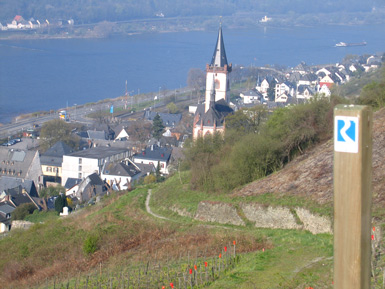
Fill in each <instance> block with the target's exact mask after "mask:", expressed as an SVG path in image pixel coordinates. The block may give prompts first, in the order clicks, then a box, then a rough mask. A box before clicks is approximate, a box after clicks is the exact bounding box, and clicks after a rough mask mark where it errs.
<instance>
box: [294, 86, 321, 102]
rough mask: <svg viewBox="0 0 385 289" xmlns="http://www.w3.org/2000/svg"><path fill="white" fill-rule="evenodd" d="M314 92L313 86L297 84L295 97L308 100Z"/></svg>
mask: <svg viewBox="0 0 385 289" xmlns="http://www.w3.org/2000/svg"><path fill="white" fill-rule="evenodd" d="M315 94H316V91H315V89H314V88H312V87H311V86H310V85H299V86H298V88H297V95H296V97H297V98H298V99H306V100H309V99H310V98H312V97H313V96H314V95H315Z"/></svg>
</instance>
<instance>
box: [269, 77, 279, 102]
mask: <svg viewBox="0 0 385 289" xmlns="http://www.w3.org/2000/svg"><path fill="white" fill-rule="evenodd" d="M276 84H277V82H276V81H275V79H273V80H272V81H271V82H270V83H269V88H268V89H267V97H268V98H269V100H270V101H274V100H275V85H276Z"/></svg>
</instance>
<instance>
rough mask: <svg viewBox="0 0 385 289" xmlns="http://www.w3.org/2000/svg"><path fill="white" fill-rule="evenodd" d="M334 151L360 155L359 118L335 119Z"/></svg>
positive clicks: (343, 117) (337, 117) (342, 117)
mask: <svg viewBox="0 0 385 289" xmlns="http://www.w3.org/2000/svg"><path fill="white" fill-rule="evenodd" d="M334 150H335V151H337V152H346V153H358V117H351V116H336V117H335V119H334Z"/></svg>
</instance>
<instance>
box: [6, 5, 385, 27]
mask: <svg viewBox="0 0 385 289" xmlns="http://www.w3.org/2000/svg"><path fill="white" fill-rule="evenodd" d="M381 8H382V9H383V8H384V2H383V1H380V0H371V1H362V0H339V1H331V0H327V1H315V0H310V1H309V0H295V1H292V0H259V1H255V0H195V1H184V0H141V1H137V0H114V1H111V0H108V1H106V0H55V1H51V0H18V1H15V0H2V1H0V22H1V21H9V20H11V19H13V17H14V16H15V15H22V16H23V17H24V19H30V18H35V19H71V18H72V19H74V20H75V22H76V23H95V22H100V21H124V20H132V19H141V18H151V17H156V14H160V13H163V14H164V15H165V17H176V16H210V15H222V16H228V15H232V14H234V13H237V12H239V13H241V12H250V11H255V12H258V13H268V14H284V13H292V14H293V13H298V14H307V13H331V12H344V13H349V12H353V13H362V12H371V11H374V10H376V9H381Z"/></svg>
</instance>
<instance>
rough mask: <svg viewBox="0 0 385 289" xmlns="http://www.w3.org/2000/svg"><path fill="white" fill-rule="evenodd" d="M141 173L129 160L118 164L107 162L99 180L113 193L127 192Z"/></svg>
mask: <svg viewBox="0 0 385 289" xmlns="http://www.w3.org/2000/svg"><path fill="white" fill-rule="evenodd" d="M141 175H142V174H141V171H140V169H139V167H138V166H137V165H135V164H134V163H133V162H132V161H130V160H129V159H126V160H124V161H120V162H108V163H106V164H105V166H104V168H103V170H102V173H101V175H100V177H101V179H102V180H103V181H105V182H107V183H108V185H109V186H110V187H111V188H112V189H113V190H115V191H120V190H127V189H131V188H133V187H134V183H135V182H137V181H138V180H139V178H140V177H141Z"/></svg>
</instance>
